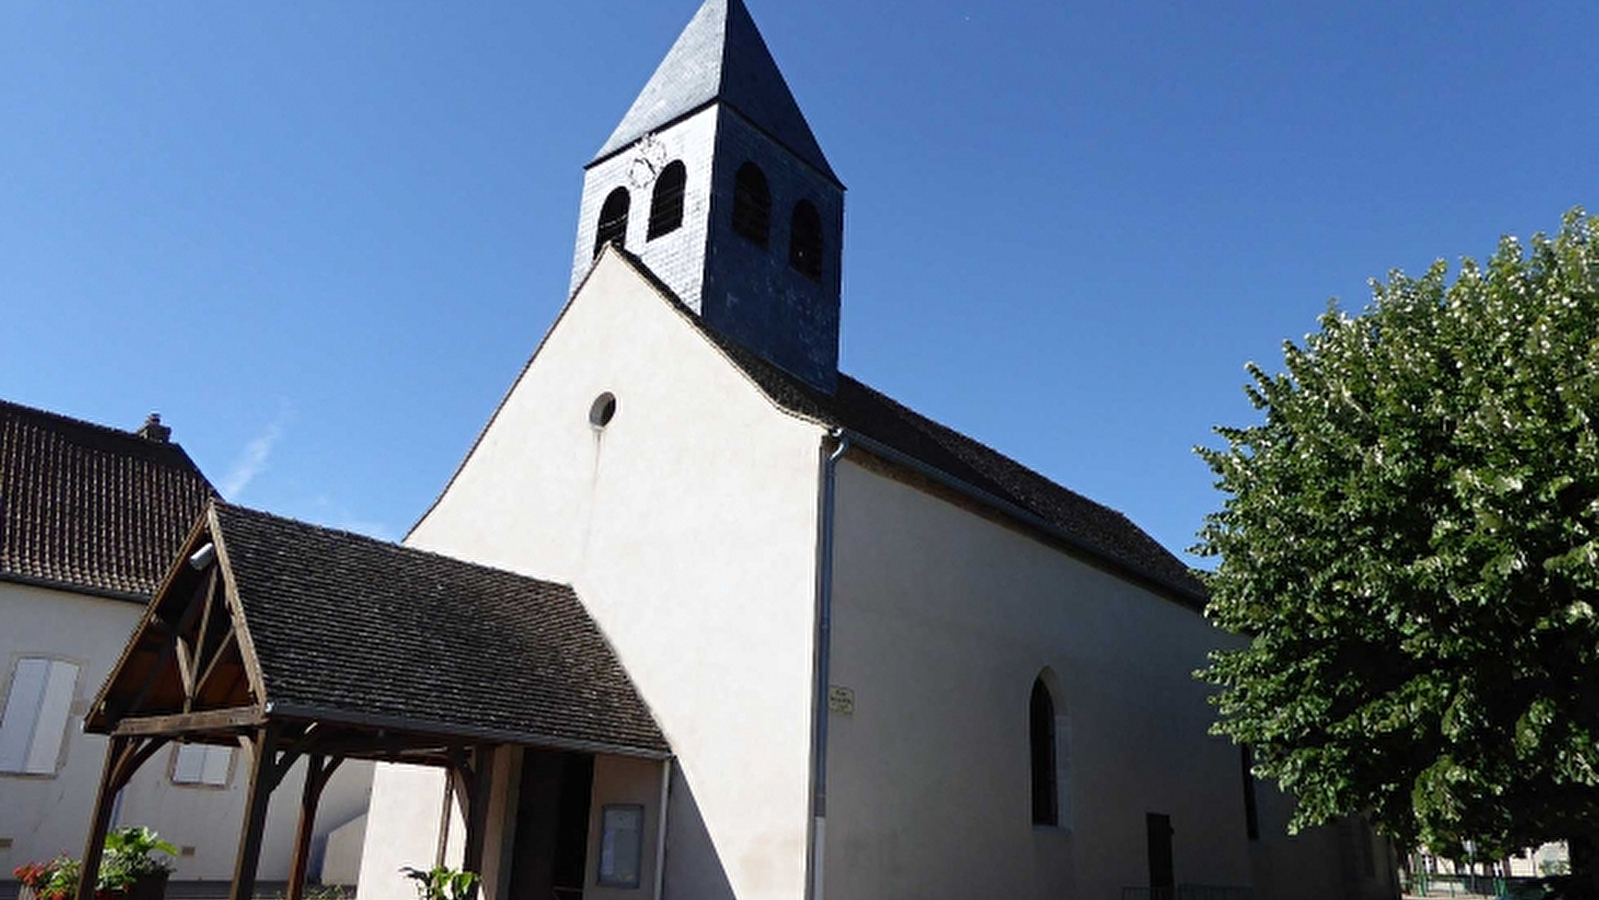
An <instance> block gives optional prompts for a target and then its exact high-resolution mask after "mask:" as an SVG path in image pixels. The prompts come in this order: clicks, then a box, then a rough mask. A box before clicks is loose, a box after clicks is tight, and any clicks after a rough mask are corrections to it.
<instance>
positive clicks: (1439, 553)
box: [1197, 210, 1599, 866]
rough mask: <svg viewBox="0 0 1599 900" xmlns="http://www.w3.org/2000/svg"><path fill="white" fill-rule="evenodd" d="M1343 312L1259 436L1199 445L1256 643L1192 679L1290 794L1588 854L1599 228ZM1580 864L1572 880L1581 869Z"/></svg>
mask: <svg viewBox="0 0 1599 900" xmlns="http://www.w3.org/2000/svg"><path fill="white" fill-rule="evenodd" d="M1447 275H1448V272H1447V267H1446V266H1445V265H1444V264H1443V263H1442V262H1439V263H1437V264H1435V265H1433V266H1432V268H1430V269H1429V270H1428V271H1427V273H1426V274H1425V275H1424V276H1422V277H1420V278H1409V277H1406V276H1405V275H1404V274H1402V273H1399V272H1395V273H1393V274H1392V275H1391V276H1390V277H1389V279H1388V281H1387V283H1386V284H1384V283H1378V282H1374V283H1373V294H1374V297H1373V300H1372V302H1371V303H1370V305H1368V306H1367V307H1366V308H1365V310H1364V311H1363V312H1362V313H1361V314H1360V315H1355V316H1351V315H1348V314H1346V313H1344V312H1342V311H1340V310H1339V309H1338V308H1337V306H1336V304H1333V305H1332V306H1330V307H1329V309H1328V311H1327V313H1326V314H1324V315H1323V316H1322V317H1321V320H1320V325H1321V328H1320V330H1319V331H1318V332H1316V333H1314V334H1312V335H1310V336H1309V337H1307V338H1306V340H1305V342H1304V344H1303V346H1299V345H1295V344H1293V343H1287V344H1285V346H1284V367H1285V369H1286V371H1284V372H1282V373H1280V374H1275V375H1269V374H1267V373H1266V372H1265V371H1263V370H1262V369H1261V368H1259V367H1258V366H1255V365H1253V364H1251V365H1250V367H1249V373H1250V375H1251V377H1252V379H1253V384H1251V385H1249V386H1247V387H1246V388H1245V392H1246V393H1247V394H1248V395H1249V398H1250V400H1251V401H1252V402H1253V403H1254V405H1255V407H1256V408H1257V409H1259V410H1260V411H1261V412H1262V413H1263V414H1264V415H1263V421H1262V422H1261V424H1258V425H1254V426H1251V427H1243V428H1218V429H1217V432H1218V434H1220V435H1221V436H1222V437H1223V438H1224V439H1225V440H1226V442H1227V446H1226V447H1225V448H1224V449H1213V448H1199V450H1198V452H1199V454H1200V456H1201V457H1203V458H1204V460H1205V462H1206V463H1207V464H1208V465H1209V466H1210V468H1211V469H1212V471H1214V473H1215V474H1216V476H1217V479H1218V480H1217V486H1218V487H1219V488H1220V489H1221V490H1222V491H1223V492H1224V493H1225V494H1226V495H1227V496H1226V499H1225V502H1224V504H1223V506H1222V509H1221V510H1220V511H1219V512H1216V513H1214V514H1212V515H1210V516H1209V517H1207V520H1206V524H1205V526H1204V528H1203V529H1202V531H1201V532H1200V544H1199V546H1198V548H1197V550H1198V551H1199V552H1201V553H1203V554H1206V555H1209V556H1214V557H1218V558H1219V562H1218V564H1217V566H1216V568H1215V570H1214V572H1212V573H1210V574H1209V575H1208V581H1209V586H1210V590H1211V601H1210V607H1209V613H1208V614H1209V615H1210V617H1211V618H1212V619H1213V620H1214V621H1215V622H1216V623H1217V624H1218V625H1220V626H1221V627H1223V628H1225V629H1228V630H1230V631H1232V632H1234V633H1236V634H1239V635H1242V636H1244V637H1246V638H1247V639H1248V645H1247V646H1243V647H1241V648H1239V649H1234V650H1227V651H1221V652H1218V653H1215V654H1214V655H1213V656H1212V662H1211V665H1210V667H1209V668H1208V669H1206V670H1204V671H1202V672H1200V673H1199V675H1200V677H1202V678H1204V679H1206V680H1208V681H1210V682H1211V683H1213V684H1215V685H1216V686H1218V687H1219V688H1220V691H1219V692H1218V694H1217V695H1216V696H1215V697H1214V698H1213V702H1214V703H1215V704H1216V705H1217V708H1218V713H1219V714H1218V722H1217V724H1216V726H1215V727H1216V730H1217V731H1218V732H1219V733H1222V734H1226V735H1230V736H1231V737H1232V738H1234V739H1235V740H1237V741H1239V742H1241V743H1246V744H1249V745H1250V746H1252V747H1253V748H1254V759H1255V768H1256V772H1257V774H1259V775H1261V776H1265V777H1268V778H1272V779H1275V780H1276V781H1277V782H1278V783H1279V784H1280V785H1281V786H1282V787H1283V788H1284V789H1285V790H1287V791H1288V792H1289V793H1291V794H1292V795H1293V796H1294V797H1295V798H1296V799H1297V803H1298V805H1297V807H1296V813H1295V817H1294V821H1293V823H1292V824H1293V827H1295V828H1296V829H1297V828H1299V827H1302V826H1307V825H1314V824H1319V823H1324V822H1327V821H1330V820H1332V819H1335V818H1338V817H1341V816H1344V815H1348V814H1351V813H1355V812H1366V813H1368V814H1369V815H1371V817H1372V819H1373V820H1374V821H1375V822H1376V823H1377V824H1378V825H1379V826H1380V827H1382V828H1383V829H1384V830H1385V831H1387V832H1388V833H1390V834H1392V835H1394V836H1395V837H1396V838H1398V839H1399V840H1401V841H1406V842H1409V841H1420V842H1424V843H1427V844H1429V845H1431V846H1433V847H1435V848H1448V847H1451V846H1458V844H1459V842H1461V841H1464V840H1468V839H1469V840H1474V841H1476V844H1477V847H1478V848H1479V854H1481V855H1486V854H1494V855H1498V854H1501V853H1504V852H1505V851H1508V850H1512V849H1514V848H1517V847H1526V846H1535V845H1537V844H1539V843H1540V842H1542V841H1544V840H1546V839H1560V838H1570V839H1573V840H1574V852H1576V853H1578V854H1579V855H1580V853H1581V852H1582V850H1583V849H1586V848H1588V847H1590V846H1591V841H1592V840H1593V838H1594V837H1596V836H1599V434H1596V432H1595V418H1599V219H1595V218H1589V217H1586V216H1585V215H1584V214H1583V213H1582V211H1581V210H1575V211H1573V212H1571V213H1569V214H1568V215H1567V216H1566V218H1565V220H1564V224H1563V227H1562V228H1561V230H1560V233H1559V234H1558V235H1557V236H1556V237H1554V238H1553V239H1550V238H1547V237H1545V236H1544V235H1541V234H1540V235H1538V236H1536V237H1535V238H1534V239H1533V240H1532V243H1531V246H1530V247H1527V248H1523V247H1522V245H1521V244H1519V243H1518V242H1517V241H1516V240H1515V239H1514V238H1506V239H1504V240H1503V241H1502V242H1501V244H1500V246H1499V250H1498V252H1497V253H1496V254H1495V255H1494V256H1493V258H1492V259H1490V260H1488V262H1487V264H1486V265H1483V266H1479V265H1478V264H1477V263H1475V262H1473V261H1472V260H1469V259H1467V260H1465V261H1463V263H1462V265H1461V267H1460V271H1459V274H1458V276H1457V277H1456V278H1455V279H1454V280H1453V282H1450V281H1449V279H1448V278H1447ZM1579 866H1581V863H1580V862H1579Z"/></svg>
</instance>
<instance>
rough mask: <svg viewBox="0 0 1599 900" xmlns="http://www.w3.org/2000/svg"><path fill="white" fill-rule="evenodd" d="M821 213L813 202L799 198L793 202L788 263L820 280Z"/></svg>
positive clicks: (802, 272)
mask: <svg viewBox="0 0 1599 900" xmlns="http://www.w3.org/2000/svg"><path fill="white" fill-rule="evenodd" d="M822 251H823V246H822V215H821V213H818V212H817V211H816V206H815V204H813V203H811V201H809V200H801V201H800V202H798V203H796V204H794V216H793V218H792V219H791V220H790V223H789V233H788V264H789V265H790V266H793V267H794V270H795V271H797V272H799V273H800V274H801V275H804V276H805V277H806V278H809V279H810V280H812V281H821V280H822Z"/></svg>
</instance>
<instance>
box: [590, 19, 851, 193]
mask: <svg viewBox="0 0 1599 900" xmlns="http://www.w3.org/2000/svg"><path fill="white" fill-rule="evenodd" d="M718 100H719V101H721V102H722V103H724V104H726V105H728V106H730V107H732V108H733V109H734V110H735V111H737V112H738V114H739V115H741V116H743V117H744V118H745V119H747V120H748V121H749V122H750V124H752V125H754V126H755V127H756V128H757V129H759V130H761V131H763V132H765V133H766V134H767V135H769V136H770V137H771V138H773V139H774V140H776V141H777V142H778V143H779V144H782V145H783V146H784V147H785V148H786V149H787V150H788V151H789V152H790V153H793V154H794V155H795V156H797V157H798V158H799V159H801V160H803V161H804V162H805V163H806V164H807V165H810V166H811V167H813V168H815V169H816V170H817V171H818V172H820V173H821V174H822V175H825V176H826V177H827V178H828V179H830V180H832V181H833V182H835V183H837V182H838V176H836V175H835V174H833V168H832V166H830V165H828V162H827V157H826V155H824V154H823V153H822V148H821V146H820V145H819V144H817V142H816V136H815V135H814V134H812V133H811V127H810V125H809V124H807V123H806V121H805V115H804V113H802V112H800V108H799V104H798V103H796V102H795V101H794V95H793V93H792V92H790V91H789V89H788V82H786V81H785V80H784V79H783V73H782V72H781V71H779V70H778V68H777V63H776V62H775V61H774V60H773V59H772V54H771V51H770V50H768V49H767V47H766V41H765V40H764V39H762V37H761V33H760V30H759V29H757V28H756V27H755V20H754V19H753V18H751V17H750V12H749V10H748V9H746V8H745V6H744V3H743V0H705V4H704V5H703V6H701V7H700V10H699V12H698V13H696V14H695V16H694V19H693V21H691V22H689V24H688V27H687V28H685V29H684V30H683V33H682V34H681V35H679V36H678V39H677V43H675V44H673V45H672V49H671V50H670V51H669V52H668V53H667V54H666V58H665V59H663V60H662V61H661V64H660V66H659V67H657V68H656V70H655V74H654V75H653V76H652V77H651V78H650V80H649V83H648V84H646V85H645V86H644V90H643V91H641V92H640V93H639V95H638V99H637V100H634V101H633V106H632V108H631V109H629V110H628V111H627V115H626V116H624V117H623V118H622V123H621V124H620V125H618V126H617V127H616V131H614V132H612V134H611V137H610V139H609V140H607V141H606V142H605V146H603V147H601V148H600V152H599V153H598V154H596V155H595V158H594V162H599V161H601V160H603V159H605V158H607V157H609V156H612V155H614V154H616V153H618V152H620V151H622V150H625V149H627V148H628V147H630V146H632V145H633V144H634V143H635V142H637V141H638V140H639V138H642V137H644V136H645V135H646V134H650V133H652V132H655V131H659V130H660V129H662V128H664V127H666V126H668V125H670V124H672V123H674V122H676V121H678V120H680V119H682V118H684V117H685V116H688V115H690V114H691V113H694V112H696V111H698V110H700V109H703V108H704V107H706V106H707V105H709V104H710V103H712V102H715V101H718ZM591 164H592V163H591Z"/></svg>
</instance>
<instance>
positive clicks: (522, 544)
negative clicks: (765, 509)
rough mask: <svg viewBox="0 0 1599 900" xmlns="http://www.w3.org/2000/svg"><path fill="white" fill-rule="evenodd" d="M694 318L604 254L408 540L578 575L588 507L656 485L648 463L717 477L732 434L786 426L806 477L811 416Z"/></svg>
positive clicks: (734, 447)
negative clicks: (780, 398) (783, 398)
mask: <svg viewBox="0 0 1599 900" xmlns="http://www.w3.org/2000/svg"><path fill="white" fill-rule="evenodd" d="M696 321H697V320H696V319H695V317H694V316H693V314H692V313H691V312H690V311H689V310H687V309H686V308H685V307H684V306H683V305H682V304H681V302H679V301H678V300H677V299H676V298H674V297H672V296H671V295H670V293H669V291H667V290H666V289H665V287H664V285H662V284H660V283H659V281H658V280H656V279H655V278H654V277H653V276H652V274H651V273H649V272H648V270H646V269H644V268H643V267H642V266H641V265H640V264H639V263H638V262H637V261H636V260H633V259H631V258H630V257H628V256H627V255H626V254H624V253H621V252H618V251H616V250H614V249H610V250H607V251H605V252H604V253H602V255H601V257H600V258H599V259H598V260H596V262H595V263H594V265H593V267H592V270H591V271H590V273H589V275H588V277H587V278H586V279H585V280H584V281H583V283H582V284H581V285H580V287H579V288H578V290H577V292H576V293H575V294H574V295H573V297H572V299H571V301H570V302H569V303H568V304H567V307H566V308H565V309H564V310H563V311H562V313H561V315H560V316H559V318H558V319H557V320H556V322H555V324H554V325H553V326H552V327H551V328H550V330H549V332H548V333H547V334H546V335H545V337H544V339H543V340H542V341H541V342H540V344H539V347H538V349H537V350H536V351H535V352H534V354H533V356H532V358H531V359H529V360H528V362H527V364H526V366H525V367H524V369H523V371H522V373H521V374H520V375H519V376H518V377H517V380H516V382H515V383H514V384H513V385H512V386H511V388H510V390H509V391H508V392H507V393H506V396H505V398H504V399H503V400H502V401H501V403H500V407H499V408H498V409H497V410H496V411H495V414H494V416H493V417H492V418H491V419H490V420H489V423H488V424H487V425H486V426H485V427H484V429H483V431H482V433H481V434H480V435H479V436H478V439H477V441H476V443H475V444H474V446H473V447H472V449H471V451H470V452H469V453H468V455H467V457H466V459H465V460H463V462H462V463H461V465H460V467H459V468H458V469H457V471H456V473H455V475H454V476H453V477H452V478H451V480H450V482H449V484H448V485H447V486H446V487H445V489H444V491H443V492H442V493H441V494H440V496H439V498H438V499H437V500H436V501H435V502H434V504H433V506H432V507H431V508H430V509H429V510H428V512H427V513H426V514H424V516H423V517H422V518H421V520H420V521H419V522H418V523H417V524H416V526H415V527H414V528H413V530H412V532H411V535H410V537H409V538H408V543H413V544H417V545H419V546H427V547H429V548H431V549H436V550H439V551H440V552H445V553H451V554H455V555H459V556H462V557H463V558H470V559H474V560H477V561H480V562H485V563H489V564H493V565H502V566H506V567H509V568H512V569H515V570H517V571H525V572H528V573H529V574H535V575H538V576H540V577H551V578H556V579H560V580H575V579H576V578H577V575H576V574H575V573H576V572H577V571H578V570H580V569H581V563H582V558H583V553H584V548H583V546H582V543H581V541H582V535H583V534H584V533H586V530H587V529H588V528H589V527H590V525H589V524H588V523H589V522H590V520H591V518H592V517H593V516H595V515H602V516H603V515H613V514H615V513H613V512H608V510H614V509H617V508H624V509H625V508H630V507H632V506H633V505H634V504H635V503H637V502H639V501H641V500H642V499H643V498H644V497H647V496H655V497H657V498H659V497H660V496H661V494H662V492H663V490H664V489H665V486H664V485H663V484H661V483H650V482H649V478H650V477H651V476H649V475H647V474H646V473H647V472H651V471H656V472H659V471H661V470H665V471H670V472H673V473H676V474H677V475H682V476H686V478H687V481H686V485H691V484H693V483H694V482H695V481H696V476H695V475H694V474H693V473H699V474H700V475H703V476H705V477H706V479H707V481H708V482H715V481H717V476H716V475H715V473H717V472H721V473H722V474H723V475H728V476H730V475H731V473H733V472H736V471H739V470H740V467H739V466H734V465H724V463H725V462H726V461H727V457H729V456H740V455H747V454H744V453H743V452H742V446H741V445H740V444H739V441H740V440H744V441H746V442H747V441H754V442H755V443H757V444H759V443H763V442H764V441H766V440H767V439H768V438H770V439H772V440H775V441H777V442H779V443H783V442H785V441H787V440H788V439H787V438H786V437H783V435H792V436H797V437H799V438H800V440H799V441H798V442H797V443H793V444H792V446H794V447H802V448H803V452H804V453H805V454H806V455H805V456H804V457H800V458H798V460H796V458H795V456H794V454H795V451H794V450H792V449H790V450H786V451H784V453H783V455H784V457H785V458H784V459H782V460H780V461H778V462H777V463H775V464H776V465H779V466H787V465H789V464H793V463H795V462H796V461H798V464H799V465H800V466H802V467H803V470H804V471H805V472H806V474H807V476H808V477H809V478H811V479H814V453H815V448H816V446H817V442H818V441H819V440H820V437H821V430H820V429H819V427H817V426H816V425H814V424H812V423H809V422H807V421H806V420H805V419H804V418H803V417H798V418H796V417H795V416H794V415H793V414H791V413H789V412H787V411H785V410H784V409H782V407H780V406H779V405H778V404H777V403H775V402H774V401H773V400H771V399H770V398H769V397H767V396H766V394H765V393H764V392H763V391H762V390H761V389H760V387H759V386H758V385H757V384H756V383H755V382H754V381H753V379H751V378H750V376H749V375H748V374H747V372H746V370H745V368H744V367H743V366H741V365H739V364H738V363H737V362H736V361H735V359H734V357H733V355H732V354H733V353H741V352H747V351H743V350H741V349H740V348H737V347H736V346H730V345H728V344H727V343H726V342H725V341H724V342H719V341H717V340H715V339H714V338H713V336H712V335H710V334H708V333H707V332H706V331H704V330H703V329H702V328H700V327H698V326H697V325H696ZM757 435H762V436H764V437H754V436H757ZM751 487H752V488H758V485H751ZM684 490H686V491H689V492H692V491H695V490H715V488H714V487H713V485H712V484H709V483H701V484H700V486H699V487H698V488H694V487H688V486H685V488H684ZM729 490H731V488H729ZM804 490H805V491H807V492H808V493H807V496H810V497H814V486H813V484H810V483H808V484H807V485H806V486H805V488H804ZM635 494H636V496H635ZM649 514H650V515H652V516H653V515H661V516H662V517H663V518H665V519H671V518H672V517H673V516H674V515H675V513H674V511H673V510H672V509H665V510H661V511H659V512H655V511H651V512H650V513H649ZM513 523H514V524H513ZM662 527H670V526H666V525H663V526H662ZM530 566H531V567H532V568H530Z"/></svg>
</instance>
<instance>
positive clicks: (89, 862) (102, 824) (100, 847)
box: [77, 737, 130, 900]
mask: <svg viewBox="0 0 1599 900" xmlns="http://www.w3.org/2000/svg"><path fill="white" fill-rule="evenodd" d="M129 743H130V741H129V739H128V738H125V737H113V738H111V740H110V743H109V745H108V746H107V747H106V751H105V768H104V769H102V770H101V773H100V790H99V792H98V793H97V794H95V798H94V818H93V819H90V820H89V839H88V842H87V843H86V844H84V845H83V868H82V869H81V870H80V871H81V872H82V873H83V874H82V875H81V876H80V877H79V878H78V896H77V900H94V884H95V881H96V880H98V879H99V877H100V855H101V853H102V852H103V851H104V850H105V836H106V832H107V831H110V830H111V807H112V805H113V804H114V803H115V802H116V799H117V785H116V776H117V768H118V762H119V761H120V760H121V758H122V755H123V754H124V753H126V752H127V749H128V744H129Z"/></svg>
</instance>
